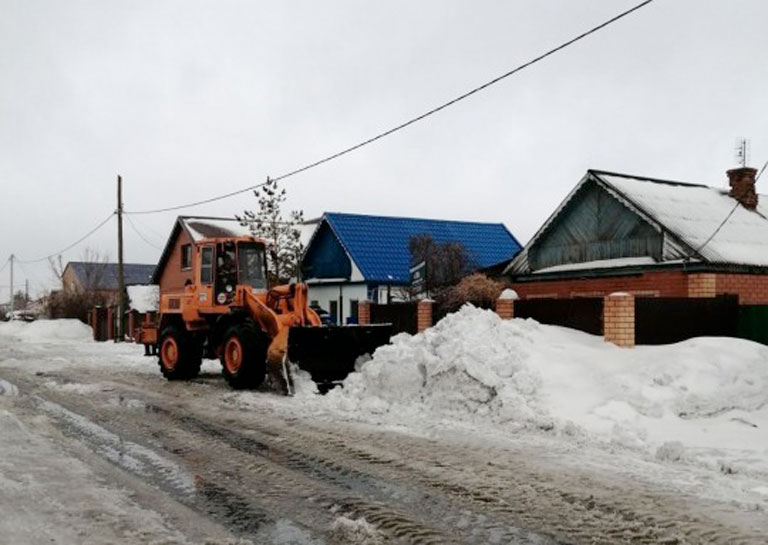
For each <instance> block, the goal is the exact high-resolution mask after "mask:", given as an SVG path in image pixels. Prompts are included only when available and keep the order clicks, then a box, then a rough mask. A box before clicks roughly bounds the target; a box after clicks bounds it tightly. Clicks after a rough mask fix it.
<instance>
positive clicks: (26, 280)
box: [24, 271, 29, 310]
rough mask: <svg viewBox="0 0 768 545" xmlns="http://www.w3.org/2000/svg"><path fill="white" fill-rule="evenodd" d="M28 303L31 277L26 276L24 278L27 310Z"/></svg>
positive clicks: (25, 307)
mask: <svg viewBox="0 0 768 545" xmlns="http://www.w3.org/2000/svg"><path fill="white" fill-rule="evenodd" d="M25 272H26V271H25ZM28 305H29V278H25V279H24V310H27V306H28Z"/></svg>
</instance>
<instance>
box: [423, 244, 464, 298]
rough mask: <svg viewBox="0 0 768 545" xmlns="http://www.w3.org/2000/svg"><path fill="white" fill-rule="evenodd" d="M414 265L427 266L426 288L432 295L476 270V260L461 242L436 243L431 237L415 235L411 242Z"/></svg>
mask: <svg viewBox="0 0 768 545" xmlns="http://www.w3.org/2000/svg"><path fill="white" fill-rule="evenodd" d="M408 246H409V248H408V249H409V251H410V254H411V262H412V263H413V264H417V263H422V262H423V263H424V264H425V265H426V277H425V287H426V290H427V293H429V294H430V295H432V294H436V293H438V292H440V291H441V290H443V289H444V288H446V287H449V286H453V285H454V284H456V283H457V282H458V281H459V280H461V278H462V277H463V276H464V275H466V274H467V273H469V272H470V271H471V270H472V269H474V268H475V260H474V259H473V258H472V256H471V255H470V254H469V252H468V251H467V249H466V248H465V247H464V245H463V244H461V243H459V242H442V243H440V242H435V241H434V239H433V238H432V237H431V236H430V235H414V236H412V237H411V238H410V240H409V244H408Z"/></svg>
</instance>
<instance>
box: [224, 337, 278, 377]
mask: <svg viewBox="0 0 768 545" xmlns="http://www.w3.org/2000/svg"><path fill="white" fill-rule="evenodd" d="M268 346H269V339H268V338H267V336H266V335H265V334H264V333H263V332H262V331H261V330H259V329H257V328H256V327H255V326H252V325H249V324H238V325H234V326H232V327H230V328H229V329H228V330H227V333H226V335H225V336H224V345H223V347H222V351H221V367H222V369H223V372H224V377H225V378H226V379H227V382H228V383H229V385H230V386H231V387H232V388H235V389H236V390H242V389H246V388H258V387H259V386H260V385H261V383H262V382H264V377H265V376H266V374H267V347H268Z"/></svg>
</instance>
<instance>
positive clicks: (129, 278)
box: [61, 261, 155, 304]
mask: <svg viewBox="0 0 768 545" xmlns="http://www.w3.org/2000/svg"><path fill="white" fill-rule="evenodd" d="M154 270H155V266H154V265H146V264H142V263H124V264H123V279H124V283H125V285H126V286H133V285H143V284H149V281H150V278H151V277H152V272H153V271H154ZM61 281H62V288H63V289H64V290H65V291H75V290H82V291H95V292H97V293H99V294H101V295H104V296H105V298H106V300H107V304H111V303H115V302H116V301H117V293H118V279H117V263H99V262H86V261H70V262H69V263H67V266H66V267H64V272H63V274H62V277H61Z"/></svg>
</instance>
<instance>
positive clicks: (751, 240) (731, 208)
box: [504, 170, 768, 274]
mask: <svg viewBox="0 0 768 545" xmlns="http://www.w3.org/2000/svg"><path fill="white" fill-rule="evenodd" d="M588 181H594V182H596V183H597V184H598V185H599V186H600V187H602V188H603V189H604V190H605V191H608V192H609V193H610V194H612V195H613V196H614V197H615V198H617V199H618V200H619V201H620V202H622V203H624V205H625V206H627V208H629V209H631V210H633V211H634V212H635V213H636V214H638V215H640V216H641V217H643V218H644V219H645V220H646V221H648V222H649V223H650V224H651V225H653V226H655V227H656V228H657V229H658V230H659V231H660V232H663V233H664V255H663V256H662V263H664V262H675V261H677V260H685V261H688V260H694V261H698V262H700V263H705V264H713V265H715V264H718V265H738V266H746V267H768V207H766V204H765V202H766V199H768V197H766V196H764V195H761V196H760V198H761V201H760V203H759V204H758V206H757V209H756V210H754V211H753V210H747V209H746V208H744V207H743V206H738V205H737V201H736V200H735V199H733V198H732V197H730V196H729V194H728V190H727V189H725V188H714V187H709V186H706V185H700V184H690V183H684V182H675V181H670V180H659V179H655V178H648V177H644V176H632V175H628V174H620V173H615V172H606V171H601V170H589V171H587V174H586V175H585V176H584V177H583V178H582V180H581V181H580V182H579V184H578V185H577V186H576V187H575V188H574V189H573V191H571V193H570V194H569V195H568V196H567V197H566V198H565V200H564V201H563V202H562V203H561V204H560V206H559V207H558V208H557V210H555V212H554V213H553V214H552V215H551V216H550V217H549V219H547V221H546V222H545V223H544V225H543V226H542V227H541V228H540V229H539V231H538V232H537V233H536V234H535V235H534V236H533V238H531V240H530V241H529V242H528V244H526V247H525V248H524V249H523V251H522V252H521V253H520V254H518V256H517V257H516V258H515V259H514V260H513V261H512V263H511V264H510V265H509V266H508V267H507V269H506V270H505V271H504V272H505V273H510V272H511V273H513V274H515V273H518V274H519V273H528V272H531V271H530V268H529V266H528V261H527V259H528V255H527V254H528V251H527V250H528V248H530V247H531V246H532V245H534V244H535V243H536V241H537V240H538V238H539V237H540V235H541V234H542V233H543V232H544V231H545V229H546V228H547V227H548V226H549V225H551V224H552V223H553V222H554V221H555V220H556V218H557V217H558V216H559V215H560V213H561V212H562V211H563V210H564V208H565V206H566V204H567V203H568V202H569V201H570V200H571V198H572V197H573V196H574V195H575V194H576V192H577V191H578V190H579V188H581V187H582V185H584V184H585V183H587V182H588ZM726 218H728V220H727V221H726V222H725V223H724V224H723V221H725V220H726ZM721 224H722V227H720V228H719V226H720V225H721ZM718 228H719V230H718ZM713 235H714V236H713ZM710 237H711V238H710ZM610 261H617V260H610ZM585 265H589V264H585ZM592 266H593V267H594V268H604V267H612V266H615V265H614V264H612V263H608V262H604V263H601V264H599V265H596V264H592ZM590 268H592V267H590Z"/></svg>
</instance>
